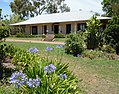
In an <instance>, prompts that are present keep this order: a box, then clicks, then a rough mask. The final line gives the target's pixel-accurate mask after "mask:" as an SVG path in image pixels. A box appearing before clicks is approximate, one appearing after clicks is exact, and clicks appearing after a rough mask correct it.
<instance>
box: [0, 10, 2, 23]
mask: <svg viewBox="0 0 119 94" xmlns="http://www.w3.org/2000/svg"><path fill="white" fill-rule="evenodd" d="M1 16H2V9H0V21H1V18H2V17H1Z"/></svg>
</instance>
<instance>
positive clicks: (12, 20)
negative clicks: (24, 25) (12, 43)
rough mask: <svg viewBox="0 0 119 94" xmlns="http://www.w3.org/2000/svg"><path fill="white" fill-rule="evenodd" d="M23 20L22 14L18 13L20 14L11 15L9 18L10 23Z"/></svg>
mask: <svg viewBox="0 0 119 94" xmlns="http://www.w3.org/2000/svg"><path fill="white" fill-rule="evenodd" d="M21 21H23V20H22V19H21V18H20V15H18V14H16V15H15V14H13V15H11V16H10V19H9V23H10V24H14V23H17V22H21Z"/></svg>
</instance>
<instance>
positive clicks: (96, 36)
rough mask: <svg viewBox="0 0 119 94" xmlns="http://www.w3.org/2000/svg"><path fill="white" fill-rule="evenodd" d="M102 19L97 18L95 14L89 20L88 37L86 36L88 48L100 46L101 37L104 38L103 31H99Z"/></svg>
mask: <svg viewBox="0 0 119 94" xmlns="http://www.w3.org/2000/svg"><path fill="white" fill-rule="evenodd" d="M100 25H101V24H100V20H98V19H97V17H96V16H93V17H92V18H91V19H90V20H89V21H88V22H87V29H86V31H87V32H86V33H87V37H86V45H87V48H88V49H93V50H94V49H96V48H98V46H99V44H100V42H101V39H102V36H101V34H102V32H99V31H98V30H99V26H100Z"/></svg>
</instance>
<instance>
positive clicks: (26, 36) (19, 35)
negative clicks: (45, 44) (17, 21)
mask: <svg viewBox="0 0 119 94" xmlns="http://www.w3.org/2000/svg"><path fill="white" fill-rule="evenodd" d="M12 36H13V35H12ZM15 36H16V37H18V38H38V37H42V38H45V37H46V36H45V35H30V34H24V33H22V32H19V33H17V34H16V35H15ZM13 37H14V36H13Z"/></svg>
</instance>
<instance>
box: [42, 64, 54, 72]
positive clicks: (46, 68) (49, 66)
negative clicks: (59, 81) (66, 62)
mask: <svg viewBox="0 0 119 94" xmlns="http://www.w3.org/2000/svg"><path fill="white" fill-rule="evenodd" d="M55 70H56V67H55V66H54V65H53V64H50V65H48V66H45V67H44V71H45V72H46V73H53V72H54V71H55Z"/></svg>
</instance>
